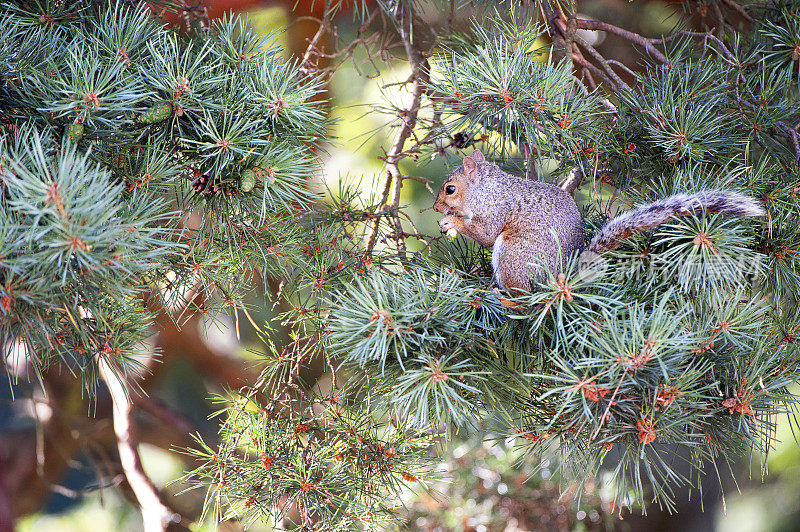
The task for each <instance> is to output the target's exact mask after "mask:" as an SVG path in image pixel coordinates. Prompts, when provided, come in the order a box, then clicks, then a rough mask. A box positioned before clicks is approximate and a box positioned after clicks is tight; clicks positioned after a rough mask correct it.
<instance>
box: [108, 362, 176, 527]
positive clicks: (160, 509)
mask: <svg viewBox="0 0 800 532" xmlns="http://www.w3.org/2000/svg"><path fill="white" fill-rule="evenodd" d="M98 367H99V370H100V377H101V378H102V379H103V381H105V383H106V386H108V391H109V393H110V395H111V402H112V404H113V406H114V433H115V434H116V436H117V448H118V449H119V461H120V463H121V464H122V470H123V471H124V473H125V478H126V479H127V480H128V484H129V485H130V487H131V489H132V490H133V493H134V494H135V495H136V499H137V500H138V501H139V508H140V509H141V511H142V521H143V523H144V530H145V532H163V531H166V530H167V527H168V526H169V525H170V523H176V522H179V521H180V516H178V515H176V514H174V513H173V512H172V511H171V510H170V509H169V508H167V507H166V506H165V505H164V504H163V503H162V502H161V500H160V499H159V498H158V493H157V491H156V488H155V486H154V485H153V482H152V481H151V480H150V478H149V477H148V476H147V474H146V473H145V471H144V467H143V466H142V460H141V458H140V457H139V442H138V441H137V439H136V435H135V434H134V430H133V426H132V423H131V403H130V401H129V400H128V395H127V393H126V391H125V385H124V384H123V382H122V381H121V380H120V378H119V376H118V375H117V374H116V373H115V372H114V370H113V369H112V368H111V366H110V365H109V364H108V362H107V361H106V360H105V358H103V357H102V356H101V357H100V358H99V360H98Z"/></svg>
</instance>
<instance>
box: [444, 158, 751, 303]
mask: <svg viewBox="0 0 800 532" xmlns="http://www.w3.org/2000/svg"><path fill="white" fill-rule="evenodd" d="M576 186H577V183H576V179H575V178H574V176H573V178H572V179H567V180H566V181H565V183H564V184H562V186H561V187H559V186H556V185H551V184H548V183H542V182H539V181H532V180H528V179H523V178H520V177H516V176H513V175H511V174H509V173H506V172H504V171H503V170H501V169H500V168H499V167H498V166H497V165H496V164H493V163H491V162H488V161H486V159H485V158H484V156H483V154H482V153H481V152H480V151H478V150H475V151H474V152H473V154H472V155H471V156H469V157H465V158H464V161H463V163H462V165H461V166H460V167H459V168H457V169H456V170H455V171H454V172H453V173H452V174H450V176H449V177H448V178H447V179H446V180H445V182H444V183H443V184H442V187H441V189H439V194H438V196H437V198H436V202H435V203H434V204H433V209H434V210H435V211H436V212H439V213H441V214H444V215H445V217H444V218H443V219H442V220H440V221H439V228H440V229H441V231H442V233H447V234H449V235H453V236H454V235H455V233H460V234H462V235H464V236H466V237H469V238H471V239H472V240H475V241H476V242H478V243H479V244H482V245H484V246H486V247H491V248H492V268H494V274H495V279H496V281H497V283H498V285H499V286H500V287H501V288H505V289H508V290H512V291H518V290H522V291H529V290H530V288H531V279H535V278H536V277H537V272H536V271H535V270H534V269H532V266H531V264H532V263H533V262H534V261H536V260H537V259H538V260H540V261H543V262H544V263H545V264H547V266H548V267H549V268H550V270H551V271H553V272H559V271H560V269H561V268H563V259H562V257H563V258H567V257H570V256H572V255H574V254H576V253H581V252H582V251H584V248H585V249H586V250H588V251H589V252H592V253H595V254H599V253H602V252H604V251H610V250H614V249H617V248H618V247H619V246H620V245H621V244H622V241H623V240H624V239H626V238H628V237H629V236H631V235H633V234H634V233H638V232H640V231H644V230H647V229H651V228H653V227H655V226H657V225H659V224H661V223H663V222H666V221H667V220H669V219H671V218H673V217H676V216H682V215H687V214H692V213H695V212H698V211H701V210H703V209H705V210H707V211H709V212H721V213H724V214H730V215H733V216H740V217H744V216H763V215H764V214H765V212H764V208H763V207H762V206H761V204H760V203H759V202H758V201H757V200H755V199H754V198H751V197H750V196H746V195H744V194H739V193H737V192H732V191H727V190H702V191H699V192H696V193H693V194H675V195H673V196H669V197H666V198H664V199H661V200H658V201H655V202H653V203H650V204H648V205H644V206H642V207H639V208H636V209H632V210H629V211H627V212H624V213H622V214H619V215H618V216H616V217H615V218H614V219H612V220H611V221H609V222H608V223H607V224H606V225H605V226H603V228H602V229H600V231H599V232H598V233H597V235H595V237H594V238H593V239H592V241H591V242H590V243H589V245H588V247H585V242H584V237H583V231H582V229H581V214H580V212H579V211H578V206H577V205H576V204H575V200H574V199H573V198H572V195H571V194H570V191H571V190H572V189H574V188H575V187H576ZM554 237H555V238H554ZM559 244H560V248H561V249H560V253H559Z"/></svg>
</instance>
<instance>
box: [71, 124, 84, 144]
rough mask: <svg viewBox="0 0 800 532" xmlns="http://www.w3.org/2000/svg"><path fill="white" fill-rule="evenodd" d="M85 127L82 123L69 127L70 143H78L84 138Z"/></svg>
mask: <svg viewBox="0 0 800 532" xmlns="http://www.w3.org/2000/svg"><path fill="white" fill-rule="evenodd" d="M83 131H84V127H83V124H82V123H80V122H75V123H74V124H70V125H68V126H67V138H69V140H70V142H78V141H79V140H81V138H82V137H83Z"/></svg>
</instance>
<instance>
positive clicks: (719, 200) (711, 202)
mask: <svg viewBox="0 0 800 532" xmlns="http://www.w3.org/2000/svg"><path fill="white" fill-rule="evenodd" d="M703 209H705V210H707V211H709V212H721V213H724V214H730V215H733V216H763V215H764V214H765V212H764V208H763V207H762V206H761V204H760V203H759V202H758V201H757V200H756V199H755V198H751V197H750V196H745V195H744V194H739V193H737V192H730V191H726V190H703V191H700V192H696V193H694V194H675V195H674V196H669V197H667V198H664V199H662V200H658V201H654V202H653V203H650V204H649V205H645V206H643V207H639V208H638V209H632V210H630V211H627V212H625V213H622V214H620V215H619V216H617V217H616V218H614V219H613V220H611V221H610V222H608V223H607V224H606V225H605V226H603V228H602V229H600V232H599V233H597V235H595V237H594V238H593V239H592V241H591V242H590V243H589V250H590V251H593V252H595V253H602V252H603V251H610V250H613V249H617V248H618V247H619V246H620V245H621V244H622V241H623V240H625V239H626V238H628V237H629V236H631V235H633V234H634V233H638V232H639V231H645V230H647V229H651V228H653V227H655V226H657V225H658V224H661V223H663V222H666V221H667V220H669V219H670V218H673V217H676V216H685V215H687V214H692V213H695V212H698V211H701V210H703Z"/></svg>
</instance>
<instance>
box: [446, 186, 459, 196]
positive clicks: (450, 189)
mask: <svg viewBox="0 0 800 532" xmlns="http://www.w3.org/2000/svg"><path fill="white" fill-rule="evenodd" d="M444 191H445V193H446V194H455V193H456V186H455V185H447V186H446V187H444Z"/></svg>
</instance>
